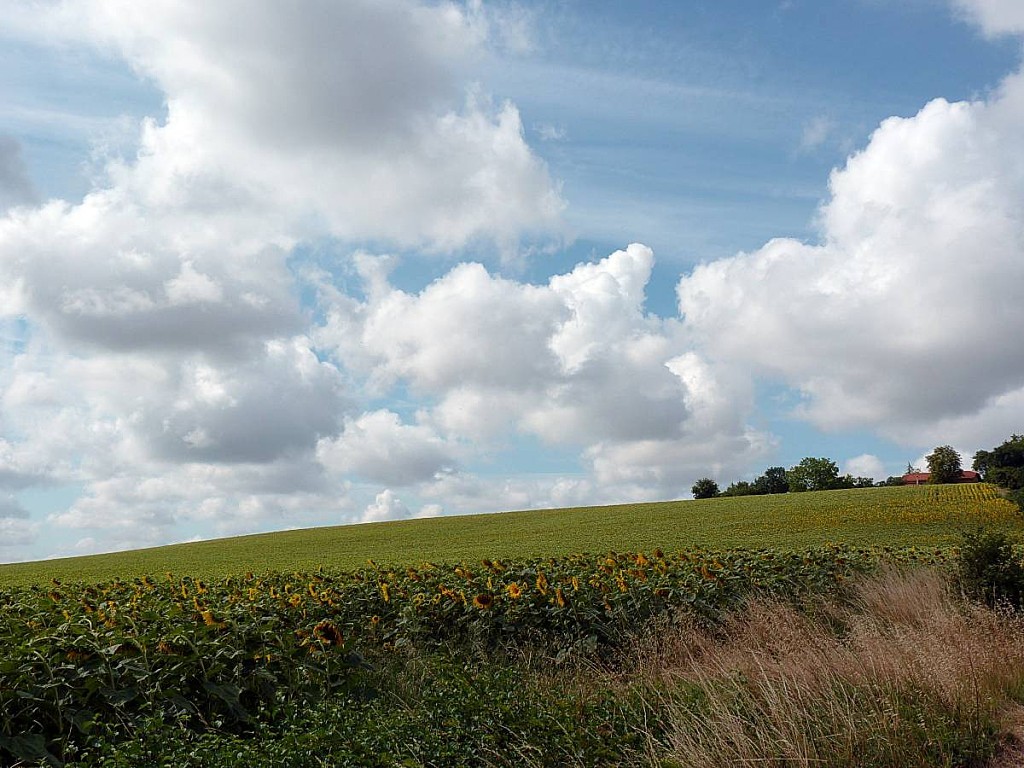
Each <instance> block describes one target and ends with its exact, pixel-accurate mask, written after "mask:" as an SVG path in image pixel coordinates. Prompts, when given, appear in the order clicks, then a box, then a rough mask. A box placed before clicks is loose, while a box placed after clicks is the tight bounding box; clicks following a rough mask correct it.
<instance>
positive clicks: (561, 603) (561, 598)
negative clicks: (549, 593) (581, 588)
mask: <svg viewBox="0 0 1024 768" xmlns="http://www.w3.org/2000/svg"><path fill="white" fill-rule="evenodd" d="M555 603H557V604H558V607H559V608H565V604H566V600H565V593H564V592H563V591H562V588H561V587H559V588H558V589H556V590H555Z"/></svg>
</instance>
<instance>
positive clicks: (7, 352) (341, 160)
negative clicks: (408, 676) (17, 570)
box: [0, 0, 1024, 561]
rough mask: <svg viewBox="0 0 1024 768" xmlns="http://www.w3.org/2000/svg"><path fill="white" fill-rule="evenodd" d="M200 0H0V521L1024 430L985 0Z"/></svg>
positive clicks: (471, 488) (857, 456)
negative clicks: (145, 4) (138, 5)
mask: <svg viewBox="0 0 1024 768" xmlns="http://www.w3.org/2000/svg"><path fill="white" fill-rule="evenodd" d="M189 6H190V4H188V3H170V2H168V3H156V4H154V5H153V6H152V7H151V8H150V9H149V10H148V12H146V13H141V12H138V11H137V10H135V9H134V6H132V5H131V4H127V3H121V2H117V1H116V0H108V1H106V2H100V0H67V1H66V2H61V3H43V4H29V3H22V2H17V1H13V0H12V2H7V3H4V4H3V5H2V8H3V13H4V15H5V18H6V19H7V22H8V23H7V24H5V25H4V29H3V31H0V92H2V93H3V94H4V98H3V100H2V101H0V335H2V338H3V339H4V340H5V343H4V349H3V351H2V353H0V395H2V396H0V561H5V560H8V561H9V560H21V559H32V558H38V557H48V556H55V555H68V554H79V553H87V552H94V551H106V550H111V549H122V548H127V547H135V546H148V545H154V544H161V543H167V542H171V541H183V540H189V539H193V538H206V537H210V536H217V535H227V534H234V533H246V532H254V531H263V530H274V529H281V528H289V527H297V526H307V525H324V524H337V523H348V522H360V521H370V520H381V519H394V518H401V517H411V516H429V515H438V514H458V513H465V512H477V511H497V510H502V509H513V508H524V507H537V506H551V505H568V504H584V503H611V502H617V501H629V500H634V499H641V498H643V499H660V498H678V497H685V496H686V495H687V494H688V491H689V487H690V485H691V484H692V483H693V481H694V480H695V479H696V478H698V477H700V476H702V475H708V474H710V475H712V476H714V477H716V478H717V479H718V480H719V482H720V483H723V484H725V483H728V482H729V481H731V480H734V479H739V478H743V477H751V476H753V475H756V474H758V473H759V472H760V471H762V470H763V469H764V468H765V467H766V466H770V465H776V464H782V465H786V466H789V465H792V464H794V463H796V462H797V461H799V459H800V458H801V457H803V456H807V455H816V456H818V455H825V456H830V457H831V458H833V459H835V460H836V461H837V462H838V463H839V464H840V466H841V467H842V468H843V469H844V470H845V471H850V472H852V473H854V474H868V475H873V476H876V477H877V478H879V479H881V478H883V477H885V476H886V475H888V474H896V473H899V472H901V471H902V469H903V467H904V466H905V465H906V463H907V462H908V461H915V462H916V461H918V460H919V459H920V457H921V456H923V455H924V454H925V453H926V452H928V450H930V448H932V447H934V446H935V445H937V444H944V443H951V444H953V445H955V446H956V447H957V448H958V449H960V450H961V451H962V452H964V454H965V457H966V458H967V460H968V463H969V455H970V453H972V452H973V451H974V450H977V449H978V448H989V447H991V445H994V444H997V443H998V442H1001V441H1002V440H1003V439H1004V438H1005V437H1006V436H1008V435H1009V434H1010V433H1011V432H1014V431H1020V425H1021V422H1022V420H1024V360H1022V359H1021V357H1020V355H1019V354H1017V353H1016V352H1015V351H1013V349H1012V342H1011V341H1010V340H1012V339H1013V338H1014V335H1015V333H1017V332H1019V331H1020V330H1024V316H1022V314H1021V311H1022V310H1020V309H1018V305H1020V304H1021V302H1020V298H1021V291H1020V288H1019V285H1022V284H1024V283H1022V282H1020V281H1019V280H1018V279H1017V278H1019V277H1024V275H1021V274H1020V273H1021V270H1022V269H1024V264H1022V262H1024V260H1022V258H1021V256H1022V250H1024V216H1022V214H1021V211H1022V210H1024V206H1022V205H1021V203H1022V202H1024V170H1022V169H1021V167H1020V164H1019V161H1018V159H1017V158H1019V157H1020V156H1021V152H1020V150H1021V149H1022V147H1021V144H1022V143H1024V141H1022V139H1021V138H1020V136H1021V135H1024V131H1022V130H1020V129H1021V127H1022V122H1024V85H1022V84H1021V80H1022V77H1021V75H1020V66H1021V34H1022V33H1024V18H1022V14H1021V11H1020V10H1019V9H1018V7H1017V5H1016V3H1014V2H1013V1H1012V0H958V1H957V2H940V1H939V0H934V1H931V0H919V1H916V2H908V3H899V4H892V3H882V2H875V1H874V0H843V1H840V2H834V3H829V4H827V5H826V4H821V3H811V2H799V1H797V0H794V1H791V2H780V3H754V2H738V1H735V2H686V3H654V2H650V3H633V4H622V3H612V2H607V3H606V2H587V3H583V2H566V3H561V4H558V5H552V4H548V3H526V2H524V3H512V2H503V3H493V4H488V3H483V4H477V3H472V4H469V5H461V4H437V3H417V2H412V0H391V1H390V2H384V3H363V2H350V3H343V4H321V3H314V2H310V3H307V4H300V5H299V6H297V7H295V8H292V9H289V10H287V11H286V10H284V9H282V8H279V7H277V6H276V5H275V4H264V3H224V4H219V5H218V6H217V7H216V8H208V7H206V6H204V5H202V4H195V7H192V8H190V7H189ZM4 211H6V213H4ZM1008 345H1010V346H1008Z"/></svg>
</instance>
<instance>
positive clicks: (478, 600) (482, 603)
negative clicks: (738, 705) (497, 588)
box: [473, 592, 494, 611]
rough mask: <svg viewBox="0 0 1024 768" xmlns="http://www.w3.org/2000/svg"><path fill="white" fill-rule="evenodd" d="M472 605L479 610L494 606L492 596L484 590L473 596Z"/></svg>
mask: <svg viewBox="0 0 1024 768" xmlns="http://www.w3.org/2000/svg"><path fill="white" fill-rule="evenodd" d="M473 606H474V607H476V608H479V609H480V610H481V611H487V610H490V609H491V608H492V607H494V596H493V595H489V594H487V593H486V592H481V593H480V594H479V595H475V596H474V597H473Z"/></svg>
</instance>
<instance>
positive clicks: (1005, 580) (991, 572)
mask: <svg viewBox="0 0 1024 768" xmlns="http://www.w3.org/2000/svg"><path fill="white" fill-rule="evenodd" d="M957 576H958V581H959V585H960V588H961V589H962V590H963V591H964V592H965V593H966V594H967V595H968V596H970V597H972V598H974V599H977V600H983V601H984V602H985V603H986V604H988V605H989V606H995V605H998V604H1009V605H1011V606H1013V607H1014V608H1017V609H1019V608H1021V604H1022V596H1024V566H1022V565H1021V562H1020V557H1019V556H1018V555H1017V553H1016V552H1015V551H1014V547H1013V542H1012V541H1011V540H1010V538H1009V537H1008V536H1007V535H1006V534H1005V533H1000V532H994V531H984V530H979V531H978V532H977V533H968V534H965V535H964V540H963V543H962V544H961V545H960V561H959V567H958V573H957Z"/></svg>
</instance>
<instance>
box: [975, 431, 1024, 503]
mask: <svg viewBox="0 0 1024 768" xmlns="http://www.w3.org/2000/svg"><path fill="white" fill-rule="evenodd" d="M972 466H973V467H974V469H975V470H976V471H977V472H980V473H981V476H982V477H983V478H984V479H985V481H986V482H989V483H995V484H996V485H999V486H1002V487H1003V488H1009V489H1011V490H1016V489H1019V488H1024V435H1011V436H1010V439H1009V440H1007V441H1006V442H1004V443H1003V444H1002V445H999V446H996V447H995V448H993V449H992V450H991V451H978V452H977V453H976V454H974V463H973V464H972Z"/></svg>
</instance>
